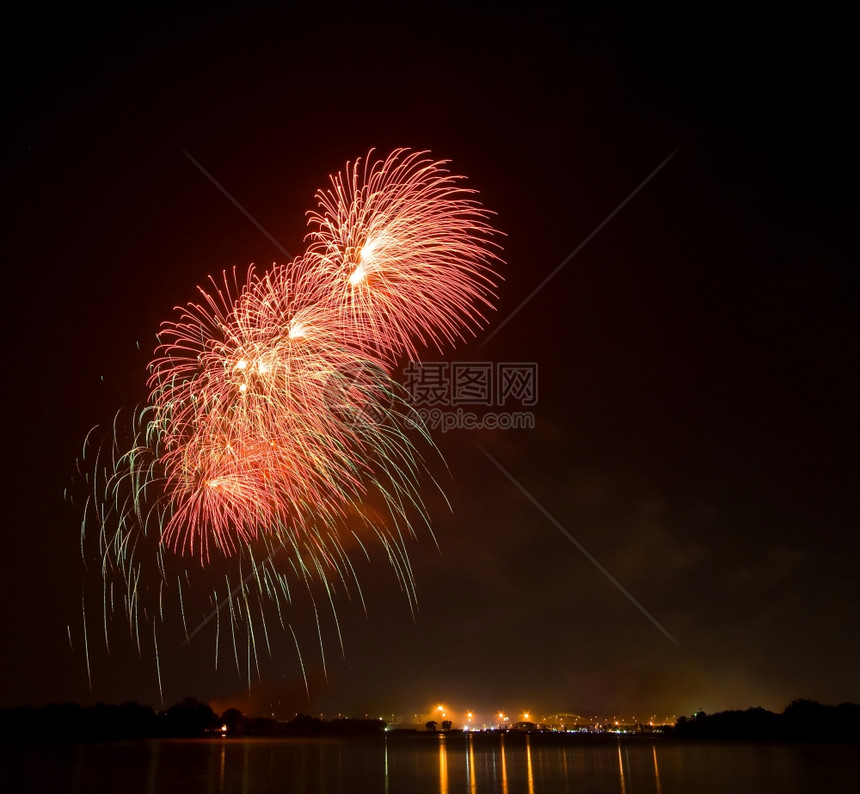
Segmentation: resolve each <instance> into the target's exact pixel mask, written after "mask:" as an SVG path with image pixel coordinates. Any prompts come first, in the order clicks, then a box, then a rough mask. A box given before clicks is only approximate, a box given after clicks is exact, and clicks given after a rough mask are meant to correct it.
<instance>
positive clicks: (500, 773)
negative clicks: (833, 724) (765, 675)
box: [0, 733, 860, 794]
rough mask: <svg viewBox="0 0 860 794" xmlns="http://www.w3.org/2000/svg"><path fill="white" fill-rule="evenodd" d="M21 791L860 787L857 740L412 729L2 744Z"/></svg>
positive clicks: (390, 792)
mask: <svg viewBox="0 0 860 794" xmlns="http://www.w3.org/2000/svg"><path fill="white" fill-rule="evenodd" d="M0 763H2V765H3V778H2V779H3V782H4V785H3V789H4V790H5V791H14V792H51V793H52V794H62V792H85V793H86V794H104V793H106V792H111V794H112V793H113V792H118V791H121V792H128V794H135V793H136V792H140V793H141V794H170V793H171V792H181V793H182V794H204V793H205V794H234V793H235V794H252V792H253V793H254V794H256V793H257V792H261V793H265V792H279V794H284V792H293V791H297V792H309V793H311V792H345V793H346V794H349V792H386V794H400V792H404V793H408V794H416V793H417V794H420V793H421V792H427V794H460V792H468V794H481V793H482V792H487V794H489V793H490V792H493V794H495V793H496V792H500V793H501V794H520V793H523V794H525V792H527V793H528V794H535V792H539V794H555V793H556V792H565V794H567V793H568V792H569V793H570V794H573V793H574V792H575V793H576V794H606V793H607V792H611V793H612V794H640V793H642V792H655V793H656V794H677V792H681V791H684V792H687V791H695V792H723V791H730V792H732V794H747V792H769V791H792V792H806V791H809V792H819V791H828V792H830V791H833V792H842V791H844V792H853V791H858V790H860V753H857V748H856V747H846V746H822V745H787V744H785V745H784V744H745V743H735V744H705V743H702V744H695V743H681V742H671V741H665V740H664V741H651V740H647V739H621V740H606V739H601V740H595V741H583V740H581V739H580V740H575V739H574V740H570V739H567V738H566V737H552V736H541V735H532V736H529V735H514V734H508V735H507V736H505V735H485V734H468V733H467V734H458V733H450V734H433V733H427V734H413V735H396V736H393V735H392V736H386V737H385V738H382V737H378V738H377V737H373V738H371V737H368V738H349V739H212V740H199V741H190V740H189V741H170V740H162V741H150V742H122V743H119V742H118V743H114V744H93V745H79V746H44V745H40V746H22V747H14V746H8V745H7V746H3V747H0Z"/></svg>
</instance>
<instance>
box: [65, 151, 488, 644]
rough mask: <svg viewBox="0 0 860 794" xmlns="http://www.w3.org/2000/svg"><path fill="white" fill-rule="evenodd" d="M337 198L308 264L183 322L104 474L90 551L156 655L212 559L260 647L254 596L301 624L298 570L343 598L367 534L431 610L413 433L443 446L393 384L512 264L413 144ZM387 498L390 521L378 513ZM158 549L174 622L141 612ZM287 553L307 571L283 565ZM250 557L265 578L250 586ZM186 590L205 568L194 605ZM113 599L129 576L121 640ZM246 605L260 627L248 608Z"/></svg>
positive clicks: (338, 190)
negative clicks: (410, 540) (419, 568)
mask: <svg viewBox="0 0 860 794" xmlns="http://www.w3.org/2000/svg"><path fill="white" fill-rule="evenodd" d="M317 202H318V205H319V210H318V211H317V212H311V213H309V220H308V223H309V226H310V229H311V231H310V232H309V234H308V248H307V251H306V252H305V254H304V255H303V256H301V257H299V258H298V259H296V260H294V261H293V262H291V263H290V264H286V265H278V264H275V265H273V266H272V267H271V268H270V269H269V270H268V271H266V272H264V273H262V274H258V273H257V272H256V271H255V270H254V268H253V267H251V268H250V269H249V270H248V273H247V276H246V277H245V278H244V279H243V280H240V279H239V277H238V275H237V273H236V272H235V271H233V272H232V273H230V274H224V275H223V277H222V280H221V282H218V281H216V280H214V279H213V280H211V283H210V286H209V287H208V288H206V289H203V288H200V300H199V301H198V302H196V303H190V304H188V305H187V306H185V307H184V308H181V309H180V310H179V316H178V318H177V319H175V320H172V321H170V322H167V323H165V324H164V325H163V327H162V330H161V333H160V344H159V347H158V349H157V350H156V355H155V358H154V360H153V362H152V364H151V366H150V373H151V374H150V378H149V389H150V394H149V406H148V407H147V408H145V409H144V410H143V411H141V412H139V413H138V414H136V415H135V417H134V419H133V422H132V428H131V434H132V440H131V442H130V443H129V444H128V445H127V447H126V451H125V452H122V451H121V447H120V442H119V436H118V434H117V433H116V432H115V440H114V449H113V451H112V452H111V456H110V459H109V460H108V461H103V460H101V459H100V460H99V462H98V463H97V466H96V471H97V476H96V477H95V478H94V482H93V498H92V499H91V500H90V502H89V503H88V508H87V511H86V515H85V519H84V524H83V529H82V532H83V540H84V541H86V540H87V538H88V537H89V535H90V533H89V532H88V526H89V525H90V524H91V522H92V519H93V518H94V519H95V522H96V525H97V527H98V533H97V537H98V554H99V556H100V560H101V562H100V567H101V570H102V572H103V576H104V577H105V585H104V592H105V593H107V592H108V581H107V580H108V579H109V578H110V577H112V576H114V575H118V576H119V579H120V581H121V582H122V584H123V585H124V591H123V592H124V595H123V597H122V601H123V608H122V610H121V611H123V612H124V613H125V614H126V616H127V617H128V620H129V623H130V625H131V626H132V627H133V633H134V634H135V635H136V636H137V638H138V642H140V639H139V621H140V619H141V616H144V617H147V618H148V619H152V620H153V621H154V620H155V618H154V615H156V614H158V615H160V616H161V620H163V619H164V618H163V614H164V612H163V598H164V591H165V587H166V582H167V573H166V568H167V567H168V566H167V559H168V557H169V556H172V557H174V558H175V559H176V560H182V559H183V557H186V556H188V557H194V558H196V559H197V561H198V563H199V567H202V569H204V570H205V568H206V567H207V566H208V565H209V564H210V562H211V560H212V556H213V553H216V552H217V554H218V558H219V560H221V561H222V562H223V563H225V564H227V563H229V561H230V560H231V559H235V560H237V566H238V567H237V571H238V573H235V574H233V575H232V576H233V578H231V574H229V573H227V574H226V575H225V576H226V579H225V581H226V583H227V588H228V591H227V599H228V600H230V603H231V607H230V610H231V611H230V615H231V626H232V627H233V631H234V632H235V623H236V616H237V615H240V616H243V619H244V620H245V621H247V636H248V642H249V648H250V647H251V646H252V645H254V637H255V632H254V630H253V621H254V618H253V617H252V613H251V611H250V607H248V606H247V604H248V603H249V597H250V595H251V589H254V595H255V597H256V599H257V600H258V601H260V602H262V601H263V599H266V598H268V599H271V600H273V601H274V602H275V606H276V608H277V611H278V614H279V620H281V622H282V623H283V620H282V617H281V616H280V610H281V601H284V602H289V601H290V590H289V586H288V584H287V575H288V573H289V571H290V570H292V571H293V573H294V574H296V573H297V574H298V575H299V577H300V578H301V579H303V580H304V581H305V583H308V582H309V581H310V580H311V579H314V578H316V579H318V580H321V581H322V582H323V584H324V586H325V588H326V592H327V593H328V597H329V600H331V598H332V590H331V588H330V586H329V584H330V580H337V581H340V582H342V583H343V585H344V587H346V586H347V581H349V580H354V571H353V568H352V565H351V563H350V561H349V557H348V555H347V554H346V551H345V546H344V542H343V537H344V535H351V536H353V537H354V538H355V539H356V540H357V541H358V543H359V544H361V546H362V548H363V541H362V538H361V537H360V534H358V533H357V530H356V529H355V522H356V521H358V523H359V525H361V526H363V527H365V528H366V529H369V530H370V532H371V533H373V534H374V535H375V536H376V537H377V538H378V539H379V540H380V541H381V543H382V545H383V547H384V548H385V549H386V552H387V556H388V559H389V561H390V562H391V563H392V565H393V566H394V567H395V570H396V572H397V575H398V577H399V578H400V580H401V583H402V584H404V586H405V589H406V591H407V593H409V594H410V596H409V597H410V602H411V600H412V598H413V595H412V594H413V592H414V590H413V588H414V583H413V582H412V577H411V572H410V567H409V562H408V558H407V555H406V551H405V548H404V546H403V541H404V535H410V534H411V533H412V528H411V522H410V515H412V514H413V513H414V511H417V513H418V515H420V516H421V518H422V520H426V517H425V514H424V510H423V506H422V503H421V498H420V495H419V492H418V482H419V479H420V475H421V472H422V464H421V460H420V457H419V456H418V454H417V452H416V448H415V446H414V443H413V440H412V439H411V438H410V433H411V432H412V431H415V432H417V433H418V436H419V437H420V436H422V435H423V436H424V437H425V438H426V431H425V430H424V428H423V426H422V425H421V422H420V420H419V419H418V418H417V416H416V415H415V414H414V412H413V410H412V409H411V408H410V406H409V405H408V404H407V402H406V401H405V400H404V397H403V391H402V388H401V387H400V386H399V385H398V384H397V383H396V382H395V381H394V379H393V378H392V376H391V371H392V368H393V366H394V364H395V363H396V362H397V360H398V359H399V358H400V357H402V356H404V355H409V356H411V357H413V358H417V352H418V348H419V347H422V346H427V345H432V346H435V347H437V348H441V347H442V346H443V345H445V344H452V343H454V342H456V341H457V340H459V339H462V338H463V337H464V335H466V334H467V333H474V331H475V330H476V329H477V328H479V327H480V326H481V325H482V324H483V322H484V315H483V312H484V311H485V310H486V309H487V308H489V307H490V306H491V301H492V298H493V289H494V284H495V275H494V273H493V270H492V265H493V264H494V263H495V261H496V260H497V256H496V253H495V248H496V247H495V245H494V244H493V243H492V241H491V239H490V238H491V234H492V229H491V227H490V226H489V224H488V218H489V213H488V212H487V211H486V210H484V209H483V208H482V207H481V206H480V204H479V203H478V202H477V200H476V198H475V193H474V191H470V190H467V189H465V188H464V187H462V186H461V178H459V177H454V176H452V175H450V174H449V173H448V171H447V170H446V169H445V167H444V163H440V162H435V161H433V160H431V159H429V158H428V157H427V156H426V154H425V153H421V152H417V153H416V152H409V151H408V150H403V149H401V150H397V151H395V152H394V153H392V154H391V155H390V156H389V157H387V158H385V159H382V160H375V159H373V158H372V153H371V156H369V157H368V158H367V159H366V160H364V161H363V162H362V161H361V160H357V161H356V162H355V163H354V164H353V165H352V166H349V165H347V169H346V172H345V175H343V174H338V175H337V176H333V177H331V188H330V189H328V190H320V191H318V193H317ZM407 431H409V432H407ZM99 472H103V473H99ZM370 503H373V504H375V505H376V506H377V507H376V509H374V510H369V509H364V508H363V506H365V505H369V504H370ZM363 534H366V533H363ZM142 541H146V543H144V542H142ZM147 543H148V544H149V546H148V547H149V548H151V549H154V551H153V552H152V554H153V558H152V560H154V562H152V561H150V562H152V564H153V566H154V567H155V569H156V570H157V571H158V574H159V576H160V577H162V586H159V588H158V589H157V593H158V607H157V609H156V607H155V606H154V605H149V606H147V605H143V606H141V603H140V601H141V598H142V592H143V591H142V590H141V588H140V586H139V583H140V580H141V575H142V574H141V571H142V569H143V567H144V566H146V565H147V564H148V563H147V560H146V559H145V558H144V557H143V556H142V555H143V554H144V552H143V551H142V549H143V548H144V547H145V546H147ZM283 549H286V550H287V551H288V552H289V554H290V559H291V563H290V564H289V565H282V566H278V565H275V563H274V561H273V560H274V557H275V555H276V554H277V553H278V552H279V551H281V550H283ZM248 560H250V565H251V568H252V570H253V571H254V575H253V576H243V575H242V573H243V572H244V571H247V569H248V567H249V563H248V562H247V561H248ZM242 566H244V567H242ZM183 579H184V580H185V581H186V583H187V582H188V581H189V579H188V569H187V568H186V569H185V574H184V576H182V575H180V576H178V577H177V585H176V586H177V587H178V588H179V599H180V605H181V599H182V590H181V588H182V586H183V585H182V581H183ZM355 584H356V585H357V582H355ZM185 586H186V587H187V586H188V585H187V584H186V585H185ZM113 591H114V584H113V582H112V581H111V582H110V593H111V598H110V604H111V606H110V608H108V606H107V600H105V626H106V627H107V623H108V617H109V614H108V613H110V614H113V612H114V611H115V610H117V607H116V606H115V605H114V596H113ZM212 592H213V594H214V595H213V598H214V606H215V613H216V614H217V612H218V610H220V608H221V601H220V599H219V596H218V589H217V588H216V589H214V590H213V591H212ZM236 592H239V593H240V594H241V595H242V596H243V597H244V601H245V604H246V607H245V610H244V613H243V612H242V610H241V609H239V608H234V607H233V606H232V603H233V602H232V599H233V596H234V595H235V593H236ZM332 608H333V604H332ZM183 620H184V610H183ZM105 630H106V639H107V629H105ZM156 636H157V635H156V633H155V626H154V625H153V638H154V641H155V642H157V640H156ZM234 646H235V635H234ZM216 653H217V651H216ZM254 653H256V649H255V650H254Z"/></svg>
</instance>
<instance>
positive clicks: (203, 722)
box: [161, 698, 219, 736]
mask: <svg viewBox="0 0 860 794" xmlns="http://www.w3.org/2000/svg"><path fill="white" fill-rule="evenodd" d="M161 724H162V727H163V730H164V732H165V734H166V735H168V736H200V735H201V734H203V733H204V732H205V731H206V730H207V729H211V728H215V727H219V723H218V718H217V717H216V716H215V712H214V711H212V709H211V708H210V707H209V706H208V705H207V704H206V703H201V702H200V701H199V700H197V698H185V700H183V701H181V702H179V703H177V704H176V705H174V706H171V707H170V708H169V709H168V710H167V711H166V712H165V713H164V714H163V715H162V720H161Z"/></svg>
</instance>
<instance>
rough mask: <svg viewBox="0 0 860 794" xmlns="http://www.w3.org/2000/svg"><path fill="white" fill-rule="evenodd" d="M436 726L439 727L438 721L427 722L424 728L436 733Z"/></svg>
mask: <svg viewBox="0 0 860 794" xmlns="http://www.w3.org/2000/svg"><path fill="white" fill-rule="evenodd" d="M436 725H437V723H436V720H427V722H425V723H424V727H425V728H426V729H427V730H428V731H435V730H436Z"/></svg>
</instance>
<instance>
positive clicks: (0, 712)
mask: <svg viewBox="0 0 860 794" xmlns="http://www.w3.org/2000/svg"><path fill="white" fill-rule="evenodd" d="M384 730H385V723H384V722H383V721H382V720H374V719H351V718H343V719H335V720H322V719H318V718H316V717H310V716H307V715H304V714H297V715H296V716H295V717H294V718H293V719H291V720H289V721H288V722H279V721H278V720H274V719H269V718H266V717H249V716H247V715H245V714H243V713H242V712H241V711H239V710H238V709H233V708H231V709H227V710H226V711H225V712H223V713H222V714H220V715H218V714H216V713H215V712H214V711H213V710H212V708H211V707H210V706H208V705H207V704H206V703H201V702H200V701H199V700H197V699H196V698H193V697H188V698H185V699H184V700H181V701H180V702H179V703H176V704H174V705H173V706H171V707H170V708H168V709H166V710H164V711H156V710H155V709H153V708H152V707H151V706H142V705H140V704H138V703H123V704H122V705H109V704H106V703H97V704H96V705H95V706H81V705H78V704H77V703H61V704H50V705H47V706H44V707H43V708H34V707H32V706H19V707H17V708H4V709H0V741H5V742H13V743H14V742H72V743H74V742H99V741H113V740H119V739H156V738H194V737H203V736H211V735H221V736H323V735H338V736H342V735H349V734H365V735H366V734H379V733H382V732H383V731H384Z"/></svg>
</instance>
